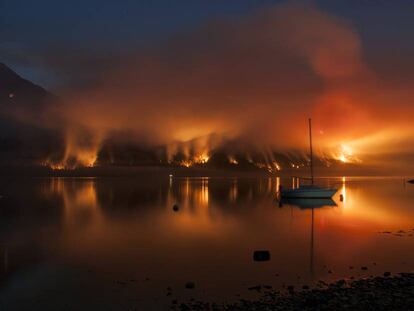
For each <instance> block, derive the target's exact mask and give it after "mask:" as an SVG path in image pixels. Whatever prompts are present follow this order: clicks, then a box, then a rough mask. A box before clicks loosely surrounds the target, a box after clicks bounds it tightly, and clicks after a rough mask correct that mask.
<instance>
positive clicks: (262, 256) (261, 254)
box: [253, 250, 270, 261]
mask: <svg viewBox="0 0 414 311" xmlns="http://www.w3.org/2000/svg"><path fill="white" fill-rule="evenodd" d="M253 260H254V261H269V260H270V252H269V251H266V250H260V251H254V253H253Z"/></svg>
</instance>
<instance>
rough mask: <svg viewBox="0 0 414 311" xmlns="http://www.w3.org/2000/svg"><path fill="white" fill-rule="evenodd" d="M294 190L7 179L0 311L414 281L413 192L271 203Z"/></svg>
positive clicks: (124, 306) (224, 183) (368, 185)
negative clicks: (387, 279) (343, 282)
mask: <svg viewBox="0 0 414 311" xmlns="http://www.w3.org/2000/svg"><path fill="white" fill-rule="evenodd" d="M298 183H299V181H298V180H297V179H293V178H277V177H272V178H239V179H238V178H175V177H170V178H146V179H139V178H8V179H6V178H2V179H1V180H0V195H1V196H2V198H1V199H0V276H1V279H0V286H1V287H0V309H2V310H3V309H4V310H26V309H30V310H82V309H85V310H88V309H89V310H91V309H99V310H131V309H134V308H138V309H145V310H160V309H161V310H162V309H168V307H169V306H171V303H172V302H173V300H178V301H186V300H189V299H191V298H194V299H202V300H207V301H217V302H224V301H226V302H230V301H234V300H236V299H239V298H240V297H243V298H249V297H254V296H255V295H257V293H256V291H254V290H249V288H250V287H254V286H256V285H269V286H272V287H273V288H275V289H282V290H283V289H284V288H286V287H287V286H288V285H293V286H295V288H301V287H302V286H303V285H309V286H312V285H315V284H316V283H317V282H318V281H319V280H324V281H327V282H328V281H334V280H337V279H341V278H349V277H355V278H357V277H364V276H370V275H379V274H382V273H384V272H385V271H391V272H393V273H397V272H402V271H412V270H413V269H414V252H413V251H412V250H413V249H414V236H413V235H414V185H410V184H406V183H405V182H404V181H403V180H402V179H401V178H368V177H367V178H364V177H358V178H356V177H354V178H348V177H338V178H320V179H318V180H317V183H318V184H322V185H329V186H335V187H337V188H338V192H337V194H336V195H335V196H334V197H333V201H321V202H315V203H313V204H309V203H307V202H295V201H293V202H292V201H291V202H282V204H281V203H280V202H278V201H277V196H276V193H277V189H278V186H279V185H283V187H285V188H287V187H296V186H297V185H298ZM174 205H177V206H176V207H175V208H173V207H174ZM256 250H268V251H269V252H270V259H269V260H267V261H255V260H254V258H253V253H254V251H256ZM188 282H193V285H194V288H186V284H187V283H188ZM187 285H188V284H187ZM188 287H192V286H190V285H188Z"/></svg>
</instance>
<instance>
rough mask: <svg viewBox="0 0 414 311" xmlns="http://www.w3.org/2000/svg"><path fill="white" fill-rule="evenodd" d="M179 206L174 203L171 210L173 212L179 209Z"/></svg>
mask: <svg viewBox="0 0 414 311" xmlns="http://www.w3.org/2000/svg"><path fill="white" fill-rule="evenodd" d="M179 209H180V208H179V207H178V204H174V205H173V211H174V212H178V210H179Z"/></svg>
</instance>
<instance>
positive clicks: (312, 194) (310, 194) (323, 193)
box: [280, 187, 338, 199]
mask: <svg viewBox="0 0 414 311" xmlns="http://www.w3.org/2000/svg"><path fill="white" fill-rule="evenodd" d="M337 191H338V190H337V189H331V188H316V187H315V188H313V187H312V188H311V187H309V188H308V187H306V188H297V189H287V190H282V191H281V193H280V195H281V197H282V198H290V199H293V198H295V199H326V198H332V197H333V196H334V194H335V193H336V192H337Z"/></svg>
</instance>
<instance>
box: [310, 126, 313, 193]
mask: <svg viewBox="0 0 414 311" xmlns="http://www.w3.org/2000/svg"><path fill="white" fill-rule="evenodd" d="M309 149H310V169H311V182H312V185H313V152H312V119H311V118H309Z"/></svg>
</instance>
